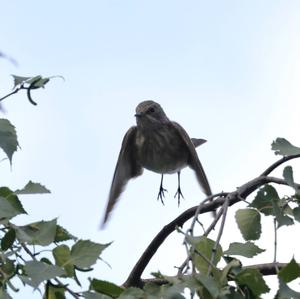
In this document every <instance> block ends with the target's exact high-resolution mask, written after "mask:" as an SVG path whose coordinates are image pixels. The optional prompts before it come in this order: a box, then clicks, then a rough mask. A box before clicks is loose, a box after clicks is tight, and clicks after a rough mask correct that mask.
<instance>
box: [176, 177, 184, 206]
mask: <svg viewBox="0 0 300 299" xmlns="http://www.w3.org/2000/svg"><path fill="white" fill-rule="evenodd" d="M177 175H178V188H177V191H176V193H175V195H174V198H175V197H176V195H177V198H178V207H179V205H180V197H182V198H184V196H183V194H182V192H181V188H180V171H178V172H177Z"/></svg>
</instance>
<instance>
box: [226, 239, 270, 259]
mask: <svg viewBox="0 0 300 299" xmlns="http://www.w3.org/2000/svg"><path fill="white" fill-rule="evenodd" d="M264 251H265V249H261V248H259V247H258V246H256V245H255V244H254V243H253V242H249V241H248V242H246V243H239V242H234V243H231V244H230V245H229V248H228V249H227V250H226V251H224V254H228V255H241V256H244V257H248V258H252V257H254V256H255V255H257V254H259V253H262V252H264Z"/></svg>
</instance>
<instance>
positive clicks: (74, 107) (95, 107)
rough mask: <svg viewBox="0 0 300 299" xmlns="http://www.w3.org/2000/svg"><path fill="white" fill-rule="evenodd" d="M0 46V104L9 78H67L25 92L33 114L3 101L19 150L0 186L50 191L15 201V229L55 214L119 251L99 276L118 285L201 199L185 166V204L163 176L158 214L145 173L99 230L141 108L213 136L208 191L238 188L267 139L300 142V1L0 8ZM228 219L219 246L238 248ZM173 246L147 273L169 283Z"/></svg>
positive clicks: (156, 178)
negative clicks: (146, 105)
mask: <svg viewBox="0 0 300 299" xmlns="http://www.w3.org/2000/svg"><path fill="white" fill-rule="evenodd" d="M0 36H1V43H0V50H1V51H2V52H4V53H6V54H7V55H9V56H11V57H13V58H14V59H15V60H16V61H17V62H18V66H17V67H16V66H14V65H13V64H12V63H10V62H9V61H7V60H4V59H1V60H0V68H1V72H0V82H1V86H0V93H1V95H4V94H6V93H8V92H9V91H10V89H11V87H12V78H11V77H10V76H9V75H10V74H17V75H22V76H34V75H38V74H41V75H43V76H52V75H61V76H63V77H64V78H65V82H63V81H62V80H60V79H54V80H52V81H51V82H50V83H49V84H48V85H47V86H46V89H45V90H41V91H37V92H35V93H33V98H34V100H36V101H37V102H38V106H36V107H34V106H32V105H30V104H29V102H28V101H27V100H26V97H25V95H24V94H23V95H22V94H21V93H20V94H18V95H15V96H13V97H11V98H9V99H7V100H6V101H5V103H4V106H5V109H6V114H5V115H3V116H2V117H6V118H9V119H10V121H11V122H12V123H13V124H14V125H15V126H16V128H17V132H18V136H19V143H20V146H21V149H20V150H19V151H18V152H17V153H16V154H15V155H14V157H13V167H12V170H10V166H9V163H8V162H2V163H1V168H0V174H1V178H2V181H1V185H8V186H9V187H11V188H12V189H17V188H20V187H23V186H24V185H25V184H26V183H27V182H28V180H33V181H35V182H40V183H42V184H44V185H46V186H47V187H48V188H49V189H50V190H51V191H52V194H51V195H43V196H39V195H36V196H23V198H22V199H23V202H24V207H25V208H26V210H27V211H28V212H29V214H30V216H21V217H18V218H16V220H15V221H16V222H17V223H18V224H25V223H28V222H31V221H36V220H40V219H44V220H50V219H53V218H55V217H58V219H59V220H58V221H59V223H60V224H61V225H63V226H64V227H65V228H67V229H68V230H69V231H70V232H72V233H73V234H75V235H76V236H78V237H80V238H83V239H92V240H93V241H95V242H100V243H107V242H110V241H114V243H113V245H111V247H110V248H109V249H107V251H106V252H105V254H103V258H104V259H105V260H106V261H107V262H108V263H109V264H110V265H111V267H112V268H111V269H110V268H109V267H108V266H106V265H105V264H104V263H101V262H100V263H99V266H98V267H97V268H96V271H95V273H94V274H93V275H95V276H96V277H97V278H100V279H108V280H111V281H113V282H115V283H122V282H124V280H125V279H126V277H127V275H128V274H129V272H130V271H131V269H132V267H133V266H134V264H135V262H136V261H137V260H138V258H139V257H140V255H141V254H142V252H143V250H144V249H145V248H146V247H147V245H148V244H149V242H150V241H151V240H152V238H153V237H154V236H155V234H156V233H157V232H158V231H159V230H160V229H161V228H162V227H163V225H165V224H167V223H168V222H169V221H171V220H172V219H173V218H175V217H176V216H177V215H179V214H180V213H181V212H183V211H184V210H185V209H187V208H189V207H191V206H194V205H195V204H197V203H198V202H200V201H201V200H202V199H203V198H204V195H203V193H201V190H200V188H199V186H198V184H197V181H196V179H195V177H194V175H193V173H192V171H191V170H188V169H187V170H184V171H183V172H182V191H183V194H184V195H185V200H184V201H182V204H181V205H180V207H179V208H178V207H177V200H175V199H174V198H173V194H174V193H175V192H176V188H177V177H176V175H173V176H166V177H165V188H167V189H168V193H167V196H166V199H165V206H162V205H161V204H160V202H158V201H157V200H156V196H157V192H158V188H159V182H160V175H158V174H154V173H150V172H148V171H145V172H144V175H143V176H142V177H139V178H137V179H135V180H133V181H130V182H129V184H128V186H127V189H126V190H125V192H124V193H123V195H122V198H121V200H120V202H119V204H118V205H117V207H116V209H115V210H114V212H113V213H112V215H111V219H110V221H109V223H108V225H107V228H106V229H105V230H104V231H100V230H99V223H100V220H101V218H102V216H103V212H104V208H105V205H106V201H107V196H108V192H109V188H110V184H111V180H112V175H113V171H114V167H115V164H116V160H117V156H118V153H119V150H120V145H121V141H122V138H123V136H124V134H125V132H126V130H127V129H128V128H129V127H130V126H132V125H134V124H135V119H134V111H135V107H136V105H137V104H138V103H139V102H140V101H142V100H145V99H147V100H155V101H157V102H159V103H160V104H161V105H162V107H163V108H164V110H165V112H166V114H167V115H168V116H169V118H170V119H172V120H176V121H177V122H179V123H180V124H181V125H182V126H183V127H184V128H185V129H186V131H187V132H188V133H189V134H190V136H191V137H200V138H205V139H207V140H208V142H207V143H206V144H204V145H202V146H201V147H200V148H199V149H198V150H197V152H198V155H199V157H200V160H201V162H202V164H203V166H204V169H205V171H206V173H207V176H208V178H209V181H210V183H211V186H212V189H213V191H214V192H219V191H222V190H224V191H232V190H235V188H236V187H238V186H239V185H241V184H243V183H245V182H246V181H247V180H250V179H252V178H254V177H255V176H257V175H259V174H260V173H261V172H262V171H263V170H264V169H265V168H266V167H267V166H268V165H269V164H270V163H272V162H273V161H275V160H276V159H277V157H275V155H274V154H273V152H271V150H270V144H271V142H272V140H274V139H275V138H276V137H285V138H286V139H288V140H290V141H291V142H292V143H294V144H295V145H298V146H299V145H300V135H299V95H300V84H299V80H300V39H299V37H300V2H299V1H298V0H295V1H292V0H291V1H279V0H275V1H274V0H266V1H259V0H256V1H247V2H246V1H200V0H199V1H177V0H172V1H171V0H169V1H168V0H166V1H113V0H110V1H77V2H74V1H72V2H70V1H46V2H45V1H43V2H37V1H32V0H28V1H5V2H4V1H3V2H2V3H1V26H0ZM295 165H297V167H298V169H299V164H295ZM297 167H296V168H295V170H294V172H295V175H296V176H297V174H299V171H298V169H297ZM278 175H281V171H279V172H278ZM282 192H283V194H285V193H284V192H285V189H284V190H283V191H282ZM240 207H244V205H240ZM233 215H234V213H233V212H232V213H230V214H229V218H230V219H229V223H228V225H227V226H226V227H225V230H226V231H225V234H224V236H223V238H222V242H221V244H222V245H223V246H224V249H226V246H228V244H229V243H230V241H233V240H239V241H242V238H241V236H240V233H239V232H238V231H237V230H236V225H235V223H234V219H233ZM208 220H210V219H209V218H207V219H206V220H204V222H205V223H206V222H207V221H208ZM265 223H266V225H270V224H271V223H272V222H271V220H270V219H267V220H266V222H265ZM270 227H271V226H270ZM296 229H299V227H297V228H296ZM295 233H297V234H299V231H297V230H295V229H294V230H291V229H289V230H285V229H284V228H281V229H280V231H279V237H281V238H282V239H280V240H282V243H280V240H279V250H278V255H279V260H280V261H281V262H286V261H289V260H290V259H291V257H292V256H293V254H295V257H296V258H297V257H298V261H299V259H300V256H299V254H298V256H297V252H296V251H297V250H296V248H295V246H296V244H293V240H295V238H293V236H294V235H295ZM272 234H273V233H270V231H269V227H268V229H265V231H264V232H263V238H262V240H261V241H260V242H258V244H259V245H260V246H261V247H263V248H266V247H269V248H270V251H268V252H267V253H265V254H263V255H261V258H259V257H258V258H257V260H256V262H262V261H265V262H271V261H272V258H273V251H272V244H273V239H272ZM294 242H296V241H294ZM181 244H182V236H177V235H176V234H175V236H173V237H171V238H169V239H168V242H167V243H166V245H165V246H163V247H162V248H161V249H160V250H159V252H158V254H157V256H156V257H155V258H154V259H153V262H152V263H151V264H150V266H149V267H148V268H147V271H146V273H145V274H144V277H149V273H150V272H151V271H157V270H161V271H162V272H164V273H166V274H170V275H172V274H174V273H175V270H174V266H176V265H177V266H178V265H180V264H181V262H182V261H183V259H184V254H185V253H184V248H181V247H182V246H181ZM287 244H289V246H288V248H287V246H286V245H287ZM298 253H299V250H298ZM250 262H251V261H247V260H245V263H246V264H247V263H248V264H249V263H250ZM268 280H269V279H268ZM28 294H29V295H28V298H33V297H34V296H35V298H39V297H40V296H39V294H38V293H34V296H33V295H32V294H31V290H29V291H28ZM14 298H24V294H22V293H21V294H19V295H16V296H14ZM265 298H269V297H268V296H266V297H265Z"/></svg>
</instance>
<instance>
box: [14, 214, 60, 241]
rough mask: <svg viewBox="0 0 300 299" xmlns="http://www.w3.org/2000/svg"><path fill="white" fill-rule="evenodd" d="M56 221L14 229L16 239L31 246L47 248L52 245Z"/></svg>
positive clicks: (35, 223)
mask: <svg viewBox="0 0 300 299" xmlns="http://www.w3.org/2000/svg"><path fill="white" fill-rule="evenodd" d="M56 221H57V220H56V219H53V220H51V221H40V222H34V223H31V224H28V225H25V226H19V227H17V228H16V233H17V238H18V240H19V241H21V242H25V243H28V244H31V245H41V246H47V245H49V244H51V243H53V241H54V238H55V234H56Z"/></svg>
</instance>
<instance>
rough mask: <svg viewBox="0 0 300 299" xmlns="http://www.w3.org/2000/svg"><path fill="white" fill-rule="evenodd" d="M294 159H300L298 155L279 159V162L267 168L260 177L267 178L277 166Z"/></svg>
mask: <svg viewBox="0 0 300 299" xmlns="http://www.w3.org/2000/svg"><path fill="white" fill-rule="evenodd" d="M295 158H300V154H298V155H291V156H286V157H283V158H281V159H280V160H278V161H276V162H275V163H274V164H272V165H271V166H270V167H268V168H267V169H266V170H265V171H264V172H263V173H262V174H261V175H260V176H267V175H269V174H270V173H271V172H272V171H273V170H274V169H275V168H277V167H278V166H280V165H281V164H283V163H285V162H287V161H289V160H292V159H295Z"/></svg>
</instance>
